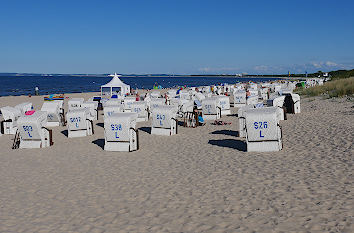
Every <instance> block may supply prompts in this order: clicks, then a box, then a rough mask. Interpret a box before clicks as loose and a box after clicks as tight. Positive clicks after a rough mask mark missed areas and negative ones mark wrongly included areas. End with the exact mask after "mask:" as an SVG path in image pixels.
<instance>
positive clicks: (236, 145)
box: [208, 139, 247, 151]
mask: <svg viewBox="0 0 354 233" xmlns="http://www.w3.org/2000/svg"><path fill="white" fill-rule="evenodd" d="M208 143H209V144H211V145H215V146H221V147H228V148H231V149H236V150H239V151H247V145H246V142H244V141H240V140H235V139H222V140H209V142H208Z"/></svg>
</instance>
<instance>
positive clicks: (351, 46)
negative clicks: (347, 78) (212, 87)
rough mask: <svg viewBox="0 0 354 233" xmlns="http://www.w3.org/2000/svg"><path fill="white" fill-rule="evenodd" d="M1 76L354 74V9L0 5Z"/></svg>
mask: <svg viewBox="0 0 354 233" xmlns="http://www.w3.org/2000/svg"><path fill="white" fill-rule="evenodd" d="M0 6H1V7H0V72H39V73H112V72H117V73H125V74H129V73H139V74H143V73H176V74H190V73H192V74H204V73H224V74H233V73H242V72H244V73H252V74H255V73H257V74H272V73H287V71H290V72H292V73H294V72H296V73H298V72H305V71H307V72H314V71H318V70H322V71H328V70H335V69H353V68H354V14H353V13H352V11H353V9H354V1H349V0H348V1H346V0H338V1H334V0H333V1H327V0H322V1H315V0H314V1H311V0H307V1H303V0H293V1H290V0H289V1H287V0H282V1H271V0H269V1H266V0H264V1H236V0H234V1H231V0H230V1H223V0H219V1H217V0H214V1H207V0H204V1H198V0H186V1H184V0H161V1H155V0H150V1H147V0H145V1H143V0H141V1H136V0H130V1H108V0H105V1H98V0H97V1H80V0H75V1H65V0H61V1H48V0H46V1H36V0H33V1H27V0H26V1H25V0H24V1H17V0H4V1H1V2H0Z"/></svg>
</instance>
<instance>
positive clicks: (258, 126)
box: [253, 121, 268, 138]
mask: <svg viewBox="0 0 354 233" xmlns="http://www.w3.org/2000/svg"><path fill="white" fill-rule="evenodd" d="M253 125H254V128H255V129H258V130H259V137H260V138H264V135H263V134H262V129H266V128H268V122H266V121H263V122H262V121H259V122H257V121H256V122H254V123H253Z"/></svg>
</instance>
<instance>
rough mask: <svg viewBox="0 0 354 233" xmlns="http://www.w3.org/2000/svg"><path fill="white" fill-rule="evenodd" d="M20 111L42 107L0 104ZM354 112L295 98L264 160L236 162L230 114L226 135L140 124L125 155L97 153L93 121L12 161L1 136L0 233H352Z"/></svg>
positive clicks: (221, 130) (56, 131)
mask: <svg viewBox="0 0 354 233" xmlns="http://www.w3.org/2000/svg"><path fill="white" fill-rule="evenodd" d="M93 95H95V93H85V94H68V95H66V96H68V97H84V98H85V99H88V98H89V97H91V96H93ZM22 102H32V103H33V105H34V108H35V109H40V107H41V105H42V103H43V97H41V96H34V97H31V98H30V97H27V96H18V97H1V98H0V107H2V106H7V105H9V106H14V105H16V104H19V103H22ZM66 103H67V101H65V104H66ZM353 106H354V102H353V101H349V100H347V99H345V98H339V99H322V98H319V97H318V98H303V99H302V102H301V111H302V113H300V114H297V115H288V120H286V121H281V123H280V124H281V126H282V129H283V141H284V149H283V150H282V151H280V152H272V153H269V152H268V153H250V152H245V150H246V144H245V142H244V139H241V138H239V137H238V118H237V117H236V115H235V113H236V111H235V110H233V113H234V115H231V116H224V117H222V120H223V121H226V122H231V123H232V124H231V125H217V126H215V125H211V124H210V122H207V124H206V125H205V126H203V127H198V128H184V127H179V128H178V135H174V136H170V137H168V136H155V135H150V134H149V132H150V125H151V121H149V122H142V123H138V128H139V137H140V138H139V140H140V149H139V150H138V151H136V152H131V153H128V152H107V151H104V150H103V144H104V129H103V116H102V112H100V116H99V120H98V121H97V122H96V124H95V128H94V130H95V134H94V135H92V136H88V137H83V138H72V139H69V138H67V136H66V134H67V132H66V127H56V128H53V138H54V145H53V146H52V147H49V148H43V149H16V150H12V149H11V146H12V140H13V138H14V136H13V135H2V136H1V137H0V166H1V168H0V184H1V188H0V232H37V233H39V232H354V177H353V171H354V168H353V160H354V157H353V155H354V149H353V141H354V108H353ZM65 109H67V108H66V107H65Z"/></svg>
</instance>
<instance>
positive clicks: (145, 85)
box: [0, 76, 277, 96]
mask: <svg viewBox="0 0 354 233" xmlns="http://www.w3.org/2000/svg"><path fill="white" fill-rule="evenodd" d="M110 80H111V77H108V76H107V77H93V76H0V96H9V95H14V96H17V95H29V94H32V95H33V94H34V88H35V87H36V86H37V87H39V92H40V94H41V95H45V94H60V93H80V92H99V91H100V87H101V85H103V84H105V83H107V82H109V81H110ZM121 80H122V81H123V82H124V83H126V84H129V85H130V86H131V88H134V89H136V88H139V89H152V88H153V86H154V84H155V83H158V84H159V85H161V86H162V87H163V88H168V87H175V86H182V85H186V86H202V85H215V84H219V83H229V84H232V83H236V82H247V81H249V80H251V81H254V82H259V81H267V80H277V78H232V77H183V76H178V77H167V76H166V77H149V76H144V77H124V76H123V77H121Z"/></svg>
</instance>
